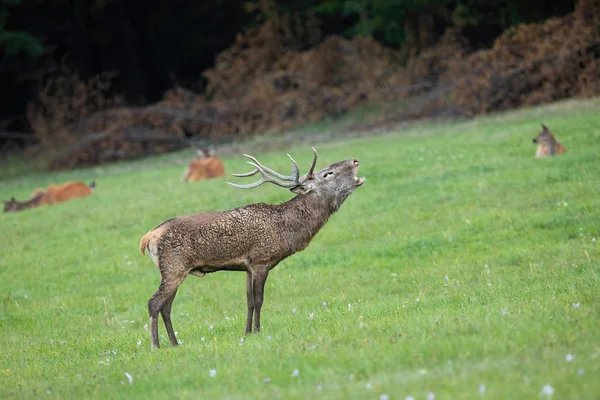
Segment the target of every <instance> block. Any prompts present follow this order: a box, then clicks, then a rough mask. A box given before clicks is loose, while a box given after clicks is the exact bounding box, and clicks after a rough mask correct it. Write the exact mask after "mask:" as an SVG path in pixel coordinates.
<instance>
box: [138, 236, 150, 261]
mask: <svg viewBox="0 0 600 400" xmlns="http://www.w3.org/2000/svg"><path fill="white" fill-rule="evenodd" d="M149 234H150V232H148V233H146V234H145V235H144V237H142V240H141V241H140V253H142V255H143V256H145V255H146V249H147V248H148V242H149V241H150V238H149V237H148V235H149Z"/></svg>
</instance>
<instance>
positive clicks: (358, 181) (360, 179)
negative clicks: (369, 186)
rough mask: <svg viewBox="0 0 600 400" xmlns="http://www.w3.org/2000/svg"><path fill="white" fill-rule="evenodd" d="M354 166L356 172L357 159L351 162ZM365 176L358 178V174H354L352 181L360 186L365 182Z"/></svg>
mask: <svg viewBox="0 0 600 400" xmlns="http://www.w3.org/2000/svg"><path fill="white" fill-rule="evenodd" d="M353 164H354V167H355V168H356V172H358V166H359V162H358V160H356V159H355V160H354V162H353ZM365 180H366V178H359V177H358V176H356V175H354V181H355V182H356V186H360V185H362V184H363V183H365Z"/></svg>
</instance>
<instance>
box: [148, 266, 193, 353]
mask: <svg viewBox="0 0 600 400" xmlns="http://www.w3.org/2000/svg"><path fill="white" fill-rule="evenodd" d="M161 274H162V272H161ZM184 279H185V274H183V275H182V276H169V277H165V275H162V276H161V281H160V285H159V286H158V289H157V290H156V292H155V293H154V295H152V297H151V298H150V300H148V314H149V315H150V332H151V334H152V348H153V349H158V348H159V347H160V344H159V340H158V313H161V315H162V316H163V321H164V323H165V327H166V328H167V333H168V335H169V339H170V340H171V343H173V344H174V345H177V339H176V338H175V333H174V332H173V326H172V324H171V305H172V304H173V299H175V294H177V289H178V288H179V285H181V283H182V282H183V280H184ZM165 315H166V317H165Z"/></svg>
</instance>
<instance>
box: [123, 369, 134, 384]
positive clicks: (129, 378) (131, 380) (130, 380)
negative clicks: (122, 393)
mask: <svg viewBox="0 0 600 400" xmlns="http://www.w3.org/2000/svg"><path fill="white" fill-rule="evenodd" d="M125 376H126V377H127V380H128V381H129V384H130V385H131V384H132V383H133V377H132V376H131V375H129V372H125Z"/></svg>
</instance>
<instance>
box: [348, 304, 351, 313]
mask: <svg viewBox="0 0 600 400" xmlns="http://www.w3.org/2000/svg"><path fill="white" fill-rule="evenodd" d="M350 310H352V303H348V311H350Z"/></svg>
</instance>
